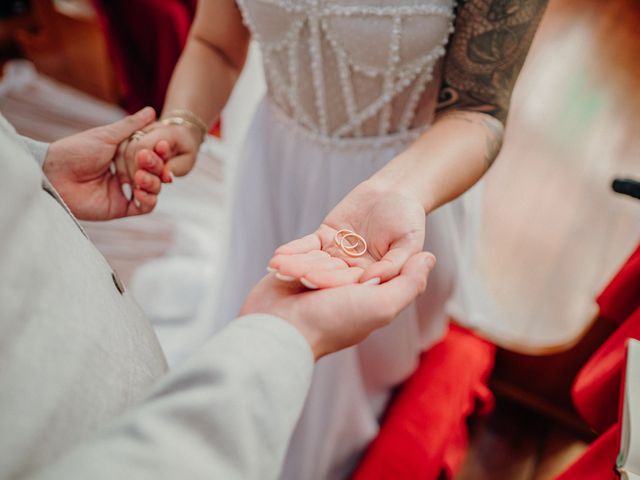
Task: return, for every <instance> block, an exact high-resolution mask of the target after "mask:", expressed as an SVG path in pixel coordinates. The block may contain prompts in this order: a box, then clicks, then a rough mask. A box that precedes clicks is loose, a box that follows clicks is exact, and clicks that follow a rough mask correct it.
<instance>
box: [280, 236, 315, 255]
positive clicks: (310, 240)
mask: <svg viewBox="0 0 640 480" xmlns="http://www.w3.org/2000/svg"><path fill="white" fill-rule="evenodd" d="M321 248H322V244H321V243H320V237H318V235H316V234H315V233H312V234H311V235H307V236H306V237H302V238H299V239H297V240H293V241H292V242H289V243H286V244H284V245H282V246H281V247H278V248H277V249H276V255H296V254H301V253H307V252H310V251H312V250H320V249H321Z"/></svg>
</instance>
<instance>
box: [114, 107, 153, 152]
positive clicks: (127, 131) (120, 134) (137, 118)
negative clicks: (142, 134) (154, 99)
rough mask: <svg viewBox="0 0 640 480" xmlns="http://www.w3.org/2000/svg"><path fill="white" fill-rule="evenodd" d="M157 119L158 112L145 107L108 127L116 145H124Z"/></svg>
mask: <svg viewBox="0 0 640 480" xmlns="http://www.w3.org/2000/svg"><path fill="white" fill-rule="evenodd" d="M155 119H156V112H155V110H154V109H153V108H151V107H145V108H143V109H142V110H140V111H139V112H137V113H134V114H133V115H129V116H127V117H125V118H123V119H122V120H119V121H117V122H115V123H112V124H111V125H107V127H105V128H107V129H108V130H109V133H110V134H111V136H112V141H113V142H114V144H116V143H122V142H124V141H125V140H127V139H128V138H129V137H130V136H131V135H133V134H134V133H135V132H136V131H137V130H142V129H143V128H144V127H146V126H147V125H149V124H150V123H151V122H153V121H154V120H155Z"/></svg>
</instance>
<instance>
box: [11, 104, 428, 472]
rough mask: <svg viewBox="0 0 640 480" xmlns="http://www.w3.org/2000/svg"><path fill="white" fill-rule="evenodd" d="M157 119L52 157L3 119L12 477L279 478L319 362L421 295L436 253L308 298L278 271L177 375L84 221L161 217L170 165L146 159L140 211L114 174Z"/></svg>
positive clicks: (103, 133)
mask: <svg viewBox="0 0 640 480" xmlns="http://www.w3.org/2000/svg"><path fill="white" fill-rule="evenodd" d="M154 119H155V115H154V112H153V110H151V109H145V110H143V111H141V112H140V113H138V114H136V115H134V116H131V117H128V118H126V119H124V120H122V121H120V122H117V123H115V124H112V125H108V126H105V127H101V128H96V129H93V130H89V131H87V132H84V133H81V134H78V135H75V136H72V137H69V138H65V139H62V140H60V141H58V142H54V143H53V144H51V145H50V146H49V145H45V144H42V143H38V142H34V141H31V140H29V139H25V138H22V137H20V136H19V135H17V134H16V132H15V131H14V130H13V128H12V127H11V126H10V125H9V124H8V123H7V122H6V120H5V119H4V117H2V115H0V170H1V171H2V175H0V479H2V480H4V479H7V480H8V479H12V480H16V479H27V478H29V479H32V478H34V479H42V480H53V479H60V480H75V479H77V480H81V479H82V480H85V479H94V480H98V479H104V480H113V479H136V480H144V479H154V480H163V479H166V480H170V479H178V478H188V479H225V480H234V479H237V480H252V479H255V480H264V479H276V478H278V477H279V474H280V470H281V468H282V459H283V458H284V455H285V451H286V447H287V444H288V442H289V438H290V436H291V432H292V430H293V427H294V425H295V423H296V420H297V418H298V416H299V414H300V411H301V409H302V405H303V402H304V399H305V397H306V395H307V391H308V388H309V384H310V381H311V375H312V369H313V364H314V362H315V361H316V360H318V359H319V358H321V357H322V356H324V355H326V354H329V353H331V352H333V351H336V350H338V349H341V348H345V347H347V346H349V345H352V344H354V343H356V342H358V341H360V340H362V339H363V338H364V337H366V336H367V335H368V334H369V333H370V332H371V331H373V330H374V329H376V328H379V327H383V326H385V325H388V324H389V322H390V321H391V320H392V319H393V318H394V316H395V315H396V314H397V312H398V311H399V310H400V309H402V308H403V307H404V306H405V305H407V304H408V303H409V302H411V301H412V300H413V299H414V298H415V297H416V296H417V295H418V294H419V293H420V292H422V291H423V290H424V288H425V286H426V279H427V274H428V271H429V270H430V268H431V267H432V266H433V262H434V257H433V256H432V255H430V254H427V253H420V254H417V255H415V256H414V257H413V258H412V260H411V261H410V262H409V263H407V265H406V267H405V268H404V270H403V274H402V275H401V276H399V277H397V278H396V279H395V280H394V281H392V282H389V283H387V284H385V285H381V286H365V285H351V286H345V287H344V288H335V289H331V290H323V291H321V292H314V293H308V292H305V291H304V290H303V289H302V288H301V287H299V286H298V287H296V286H295V285H291V284H283V283H282V282H279V281H278V280H276V279H275V278H274V276H273V275H269V276H268V277H267V278H265V279H264V280H263V281H261V282H260V283H259V285H258V286H257V287H256V288H255V289H254V290H253V292H252V294H251V295H250V296H249V298H248V300H247V302H246V304H245V306H244V308H243V316H242V318H239V319H237V320H235V321H234V322H232V323H230V324H229V325H228V326H227V327H226V328H225V329H224V330H223V331H221V332H220V333H219V334H217V335H215V336H213V337H212V338H211V339H210V340H209V341H208V342H207V343H206V344H205V345H203V347H202V348H201V349H200V350H199V351H198V352H196V353H195V354H194V355H192V356H191V358H190V359H189V360H188V361H186V362H185V363H184V364H183V365H182V366H181V367H180V368H178V369H176V370H174V371H172V372H167V371H166V362H165V359H164V356H163V353H162V351H161V349H160V346H159V344H158V341H157V338H156V336H155V334H154V332H153V329H152V327H151V325H150V324H149V322H148V320H147V319H146V318H145V317H144V315H143V314H142V312H141V310H140V309H139V308H138V306H137V305H136V303H135V301H134V300H133V299H132V298H131V297H130V295H129V293H128V292H127V290H126V288H125V286H124V285H123V284H122V282H121V281H120V280H119V278H118V276H117V273H116V272H114V271H113V270H112V269H111V267H110V266H109V264H108V263H107V262H106V261H105V259H104V257H102V256H101V255H100V253H99V252H98V251H97V250H96V248H95V247H94V246H93V244H92V243H91V241H90V240H89V239H88V238H87V237H86V235H85V234H84V231H83V230H82V228H81V226H80V225H79V223H78V222H77V221H76V216H77V217H79V218H83V219H91V220H106V219H111V218H117V217H122V216H130V215H137V214H140V213H145V212H148V211H150V210H151V209H152V208H153V206H154V204H155V201H156V196H157V194H158V193H159V191H160V183H159V180H158V178H157V175H158V174H159V173H160V172H161V170H162V168H163V163H162V161H161V159H160V158H158V157H157V156H156V155H155V154H154V153H153V152H151V151H147V150H142V151H140V152H139V153H138V155H137V159H136V161H137V165H138V169H137V171H136V173H135V174H134V176H135V178H136V184H137V185H138V187H139V188H137V190H138V193H137V200H138V201H137V202H136V201H135V200H131V199H128V198H126V197H125V195H124V194H123V192H122V190H121V188H120V181H119V179H118V178H117V176H115V175H114V174H113V173H112V172H111V165H112V160H113V157H114V156H115V154H116V151H117V148H118V145H119V144H120V143H121V142H122V141H123V140H124V139H126V138H128V137H129V136H130V135H131V134H133V133H134V132H135V131H136V130H138V129H140V128H142V127H144V126H145V125H148V124H149V123H150V122H152V121H153V120H154ZM36 160H38V161H36Z"/></svg>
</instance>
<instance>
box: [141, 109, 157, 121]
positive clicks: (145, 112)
mask: <svg viewBox="0 0 640 480" xmlns="http://www.w3.org/2000/svg"><path fill="white" fill-rule="evenodd" d="M155 114H156V111H155V110H154V109H153V108H151V107H144V108H143V109H142V110H140V116H142V118H144V119H146V120H151V119H152V118H153V117H154V116H155Z"/></svg>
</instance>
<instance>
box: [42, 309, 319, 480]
mask: <svg viewBox="0 0 640 480" xmlns="http://www.w3.org/2000/svg"><path fill="white" fill-rule="evenodd" d="M312 370H313V357H312V353H311V350H310V348H309V345H308V344H307V342H306V341H305V340H304V338H303V337H302V335H301V334H300V333H298V331H297V330H296V329H295V328H294V327H292V326H291V325H289V324H288V323H286V322H285V321H283V320H281V319H279V318H277V317H273V316H269V315H251V316H247V317H243V318H241V319H238V320H235V321H234V322H232V323H231V325H229V326H228V327H227V328H226V329H225V330H223V331H222V332H221V333H219V334H218V335H216V336H215V337H213V338H212V339H211V340H210V341H209V342H208V343H207V344H206V345H205V347H204V348H203V349H201V350H200V351H199V352H198V353H197V354H196V355H195V356H194V357H192V358H191V359H189V360H187V361H186V362H185V363H184V364H183V365H182V366H181V367H180V368H178V369H176V370H175V371H173V372H171V373H169V374H168V375H167V376H166V377H165V378H164V379H162V380H161V381H160V382H159V383H158V385H157V386H156V387H155V388H154V390H153V392H152V394H151V395H150V397H149V398H148V399H147V400H146V401H145V402H144V403H142V404H140V405H139V406H138V407H136V408H134V409H132V410H131V411H129V412H127V413H125V414H124V415H123V416H122V417H120V418H119V419H116V420H115V421H114V422H113V423H112V424H111V425H108V426H107V427H106V428H104V429H102V430H101V431H100V432H98V433H97V434H96V435H95V436H94V438H91V439H88V440H86V441H85V442H84V443H82V444H81V445H80V446H79V447H78V448H76V449H75V450H73V451H72V452H70V453H69V454H68V455H66V456H65V457H63V458H62V459H61V460H60V461H58V462H57V463H56V464H54V465H52V466H50V467H48V468H45V469H44V470H43V471H41V472H39V474H38V475H36V477H35V478H37V479H41V480H52V479H60V480H75V479H78V480H79V479H83V480H84V479H88V478H90V479H92V480H101V479H104V480H113V479H116V478H132V479H133V478H135V479H136V480H146V479H149V480H151V479H154V480H164V479H181V478H188V479H191V480H195V479H203V480H204V479H206V480H212V479H221V480H222V479H224V480H234V479H238V480H251V479H260V480H265V479H276V478H278V476H279V474H280V470H281V468H282V462H283V459H284V455H285V452H286V449H287V446H288V443H289V439H290V437H291V434H292V431H293V428H294V427H295V424H296V422H297V420H298V417H299V415H300V412H301V410H302V406H303V403H304V400H305V397H306V395H307V391H308V388H309V385H310V382H311V374H312Z"/></svg>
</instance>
